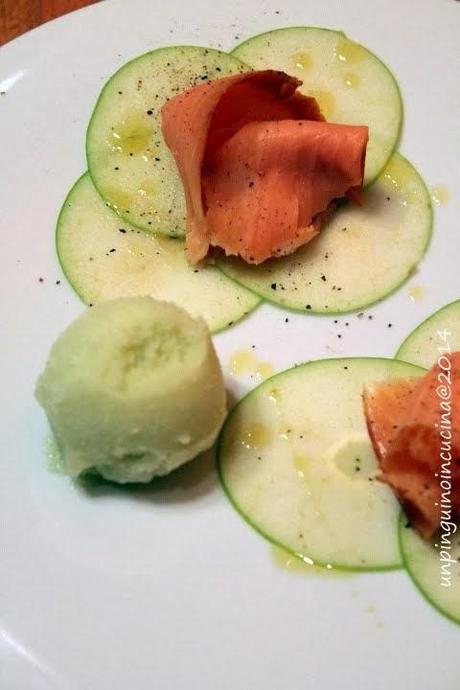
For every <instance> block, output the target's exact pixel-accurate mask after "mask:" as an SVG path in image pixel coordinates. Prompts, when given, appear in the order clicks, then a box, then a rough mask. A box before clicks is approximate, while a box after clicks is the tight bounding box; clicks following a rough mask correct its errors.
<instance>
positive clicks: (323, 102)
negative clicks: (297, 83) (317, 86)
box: [308, 90, 335, 119]
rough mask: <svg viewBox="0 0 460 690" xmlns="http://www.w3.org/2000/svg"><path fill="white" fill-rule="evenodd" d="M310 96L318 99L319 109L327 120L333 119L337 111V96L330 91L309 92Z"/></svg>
mask: <svg viewBox="0 0 460 690" xmlns="http://www.w3.org/2000/svg"><path fill="white" fill-rule="evenodd" d="M308 95H309V96H313V98H316V100H317V101H318V103H319V107H320V108H321V112H322V113H323V115H324V116H325V117H326V119H327V118H329V117H331V115H332V113H333V112H334V110H335V96H334V94H333V93H331V92H330V91H322V90H309V91H308Z"/></svg>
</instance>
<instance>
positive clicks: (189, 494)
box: [75, 448, 219, 504]
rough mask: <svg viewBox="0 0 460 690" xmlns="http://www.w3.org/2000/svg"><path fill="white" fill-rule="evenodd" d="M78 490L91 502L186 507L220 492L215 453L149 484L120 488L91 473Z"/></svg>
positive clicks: (208, 454)
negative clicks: (112, 500) (111, 500)
mask: <svg viewBox="0 0 460 690" xmlns="http://www.w3.org/2000/svg"><path fill="white" fill-rule="evenodd" d="M75 485H76V486H77V488H78V489H80V490H81V491H83V492H84V493H85V494H86V495H87V496H89V497H91V498H104V497H110V498H123V499H126V498H127V499H134V500H141V501H148V502H150V503H165V504H167V503H185V502H188V501H196V500H199V499H200V498H202V497H203V496H206V495H208V494H210V493H211V492H213V491H215V490H216V489H217V488H218V485H219V480H218V478H217V472H216V467H215V450H214V448H212V449H211V450H208V451H206V452H205V453H202V454H201V455H199V456H198V457H196V458H194V459H193V460H191V461H190V462H188V463H186V464H185V465H182V467H179V468H178V469H177V470H174V472H171V474H168V475H166V476H165V477H156V478H155V479H153V480H152V481H151V482H149V483H148V484H117V483H115V482H110V481H107V480H106V479H103V478H102V477H101V476H100V475H99V474H97V473H96V472H88V473H86V474H84V475H82V476H81V477H80V478H79V479H77V480H76V481H75Z"/></svg>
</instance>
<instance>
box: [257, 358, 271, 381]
mask: <svg viewBox="0 0 460 690" xmlns="http://www.w3.org/2000/svg"><path fill="white" fill-rule="evenodd" d="M256 374H257V376H258V377H259V378H261V379H268V378H270V376H271V375H272V374H273V367H272V365H271V364H270V362H259V364H258V365H257V367H256Z"/></svg>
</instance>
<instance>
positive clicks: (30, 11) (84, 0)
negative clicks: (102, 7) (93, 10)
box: [0, 0, 98, 45]
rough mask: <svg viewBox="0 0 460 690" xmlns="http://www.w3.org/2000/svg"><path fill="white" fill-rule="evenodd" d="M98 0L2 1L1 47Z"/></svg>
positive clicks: (0, 14) (0, 4)
mask: <svg viewBox="0 0 460 690" xmlns="http://www.w3.org/2000/svg"><path fill="white" fill-rule="evenodd" d="M97 1H98V0H0V45H3V44H4V43H6V42H7V41H11V40H12V39H13V38H16V36H20V35H21V34H23V33H25V32H26V31H29V30H30V29H33V28H34V27H35V26H39V25H40V24H43V23H44V22H48V21H49V20H50V19H54V18H55V17H60V16H61V14H67V12H72V11H73V10H78V9H79V8H80V7H85V6H86V5H92V4H93V3H95V2H97Z"/></svg>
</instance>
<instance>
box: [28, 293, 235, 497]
mask: <svg viewBox="0 0 460 690" xmlns="http://www.w3.org/2000/svg"><path fill="white" fill-rule="evenodd" d="M36 397H37V399H38V401H39V402H40V404H41V405H42V407H43V408H44V410H45V412H46V414H47V416H48V419H49V422H50V424H51V427H52V429H53V432H54V435H55V437H56V440H57V443H58V445H59V447H60V450H61V452H62V456H63V464H64V468H65V472H66V473H67V474H69V475H70V476H72V477H77V476H78V475H79V474H80V473H81V472H83V471H84V470H87V469H89V468H95V469H96V470H97V471H98V472H99V473H100V474H101V475H102V476H103V477H105V478H106V479H110V480H112V481H116V482H122V483H125V482H148V481H150V480H151V479H152V478H153V477H156V476H160V475H164V474H167V473H168V472H171V470H174V469H175V468H176V467H179V465H182V464H183V463H185V462H188V461H189V460H191V459H192V458H194V457H195V456H196V455H198V454H199V453H201V452H202V451H204V450H206V449H207V448H209V447H210V446H211V445H212V444H213V442H214V440H215V438H216V436H217V434H218V432H219V430H220V427H221V426H222V423H223V420H224V417H225V389H224V382H223V376H222V371H221V368H220V365H219V361H218V359H217V356H216V352H215V350H214V347H213V344H212V341H211V338H210V335H209V331H208V328H207V326H206V324H205V323H204V321H203V320H202V319H197V318H193V317H191V316H190V315H189V314H188V313H187V312H186V311H184V310H183V309H181V308H180V307H177V306H176V305H174V304H170V303H167V302H159V301H157V300H154V299H152V298H151V297H134V298H123V299H116V300H112V301H110V302H105V303H103V304H101V305H99V306H96V307H93V308H91V309H88V310H87V311H86V312H85V313H84V314H83V315H82V316H80V317H79V318H78V319H77V320H76V321H75V322H74V323H72V324H71V325H70V326H69V327H68V328H67V330H66V331H64V333H62V334H61V335H60V336H59V338H58V339H57V341H56V342H55V344H54V345H53V347H52V349H51V353H50V356H49V359H48V362H47V364H46V367H45V371H44V372H43V374H42V375H41V376H40V378H39V380H38V383H37V387H36Z"/></svg>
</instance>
